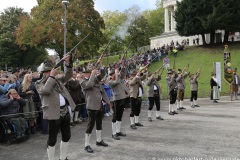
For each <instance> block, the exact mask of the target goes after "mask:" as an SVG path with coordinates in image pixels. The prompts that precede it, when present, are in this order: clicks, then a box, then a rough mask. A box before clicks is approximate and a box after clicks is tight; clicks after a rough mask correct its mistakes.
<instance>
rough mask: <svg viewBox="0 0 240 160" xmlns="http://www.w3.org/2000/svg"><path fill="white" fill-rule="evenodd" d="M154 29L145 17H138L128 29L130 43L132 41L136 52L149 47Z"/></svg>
mask: <svg viewBox="0 0 240 160" xmlns="http://www.w3.org/2000/svg"><path fill="white" fill-rule="evenodd" d="M151 30H152V28H151V27H150V26H149V24H148V21H147V19H145V18H144V17H143V16H140V17H138V18H137V19H136V20H135V21H134V22H133V23H132V25H131V26H130V27H129V28H128V34H129V36H127V39H128V41H131V40H132V46H133V49H134V51H136V52H137V51H138V47H141V46H144V45H149V35H150V33H151Z"/></svg>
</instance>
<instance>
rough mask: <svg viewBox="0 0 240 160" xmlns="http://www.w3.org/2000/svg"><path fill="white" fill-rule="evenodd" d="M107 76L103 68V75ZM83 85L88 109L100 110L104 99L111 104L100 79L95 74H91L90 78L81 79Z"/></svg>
mask: <svg viewBox="0 0 240 160" xmlns="http://www.w3.org/2000/svg"><path fill="white" fill-rule="evenodd" d="M104 76H105V71H104V70H103V69H101V77H102V78H103V77H104ZM80 85H81V87H82V90H83V93H84V96H85V101H86V106H87V109H90V110H100V109H101V107H102V100H103V101H105V102H106V103H108V104H110V101H109V98H108V96H107V94H106V92H105V90H104V88H103V87H102V84H101V82H99V81H98V79H97V78H96V76H95V75H92V74H91V76H90V78H89V79H87V78H84V79H83V80H81V81H80Z"/></svg>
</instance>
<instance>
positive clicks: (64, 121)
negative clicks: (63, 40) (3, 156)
mask: <svg viewBox="0 0 240 160" xmlns="http://www.w3.org/2000/svg"><path fill="white" fill-rule="evenodd" d="M63 60H65V65H66V67H67V71H66V73H65V74H64V75H63V76H62V77H61V78H59V77H57V76H56V75H57V73H58V68H56V69H54V68H53V64H52V62H51V61H49V60H48V61H45V62H44V63H43V64H42V65H41V66H40V67H39V71H42V72H43V78H42V79H41V80H39V81H37V82H36V89H37V91H38V93H39V95H40V98H41V102H42V108H43V119H47V120H48V125H49V126H48V127H49V136H48V142H47V144H48V148H47V152H48V159H49V160H54V159H55V144H56V142H57V134H58V132H59V130H60V131H61V134H62V141H61V144H60V159H61V160H67V157H66V153H67V148H68V144H69V140H70V137H71V132H70V114H69V111H68V106H70V107H71V109H72V110H74V109H75V103H74V102H73V100H72V97H71V96H70V94H69V92H68V90H67V89H66V88H65V86H64V83H65V82H67V81H68V80H69V79H70V78H71V77H72V66H71V64H69V55H66V56H64V57H63Z"/></svg>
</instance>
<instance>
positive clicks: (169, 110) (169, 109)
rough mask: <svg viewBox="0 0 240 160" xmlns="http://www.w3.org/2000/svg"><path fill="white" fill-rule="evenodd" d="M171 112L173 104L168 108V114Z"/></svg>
mask: <svg viewBox="0 0 240 160" xmlns="http://www.w3.org/2000/svg"><path fill="white" fill-rule="evenodd" d="M171 111H172V108H171V104H169V106H168V112H171Z"/></svg>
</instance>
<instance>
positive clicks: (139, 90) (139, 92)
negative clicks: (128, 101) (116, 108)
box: [138, 87, 143, 97]
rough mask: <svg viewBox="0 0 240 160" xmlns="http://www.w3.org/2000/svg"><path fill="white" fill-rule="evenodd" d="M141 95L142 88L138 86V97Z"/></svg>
mask: <svg viewBox="0 0 240 160" xmlns="http://www.w3.org/2000/svg"><path fill="white" fill-rule="evenodd" d="M142 95H143V91H142V88H141V87H139V88H138V97H142Z"/></svg>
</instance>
